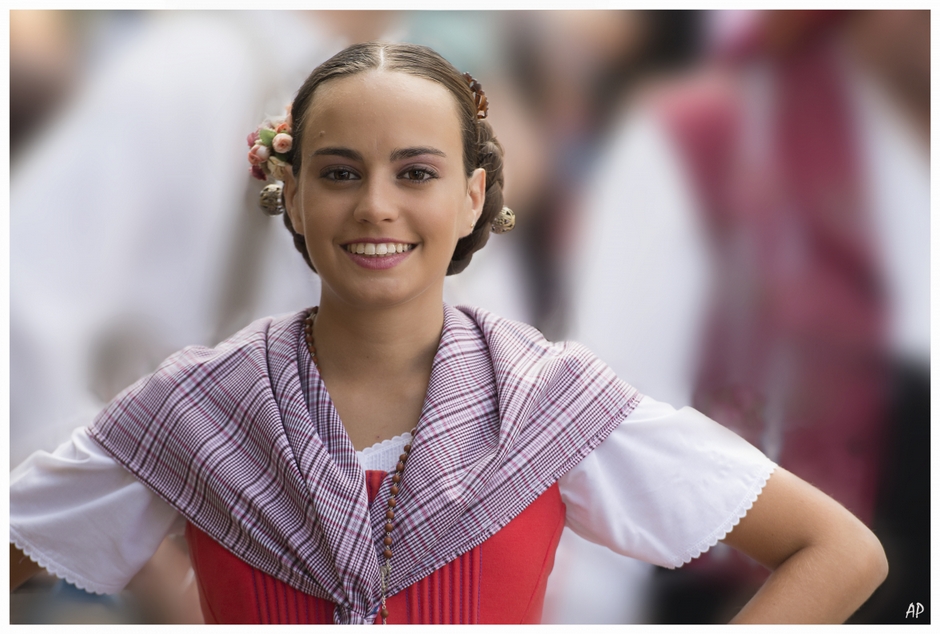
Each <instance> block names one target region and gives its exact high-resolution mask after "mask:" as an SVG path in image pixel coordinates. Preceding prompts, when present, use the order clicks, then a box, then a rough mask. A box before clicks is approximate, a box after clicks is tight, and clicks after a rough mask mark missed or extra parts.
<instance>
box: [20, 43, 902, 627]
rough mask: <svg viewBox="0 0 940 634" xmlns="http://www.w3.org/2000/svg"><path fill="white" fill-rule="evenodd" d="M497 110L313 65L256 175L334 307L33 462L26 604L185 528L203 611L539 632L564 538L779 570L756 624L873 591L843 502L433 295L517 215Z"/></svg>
mask: <svg viewBox="0 0 940 634" xmlns="http://www.w3.org/2000/svg"><path fill="white" fill-rule="evenodd" d="M486 111H487V105H486V99H485V95H484V94H483V91H482V89H481V88H480V86H479V84H477V83H476V82H475V81H473V80H472V79H470V78H469V76H467V77H464V76H462V75H460V73H458V72H457V71H456V70H455V69H454V68H453V67H452V66H451V65H450V64H448V63H447V62H446V61H445V60H443V59H442V58H441V57H440V56H438V55H437V54H436V53H434V52H433V51H430V50H429V49H426V48H423V47H419V46H413V45H387V44H375V43H372V44H361V45H355V46H352V47H350V48H348V49H346V50H344V51H342V52H340V53H339V54H337V55H336V56H335V57H333V58H332V59H330V60H329V61H327V62H326V63H324V64H323V65H321V66H320V67H318V68H317V69H316V70H314V72H313V73H312V74H311V76H310V77H309V78H308V79H307V81H306V82H305V84H304V85H303V86H302V87H301V89H300V91H299V92H298V95H297V97H296V99H295V100H294V103H293V106H292V110H291V112H292V120H291V119H289V120H287V121H285V122H283V123H282V124H277V125H273V124H272V126H271V127H272V128H273V129H268V128H265V129H263V130H261V131H260V132H259V133H258V134H256V135H253V136H252V137H251V138H250V143H251V144H252V150H251V154H250V160H251V161H252V163H253V165H255V166H256V168H257V169H254V172H255V173H256V174H258V175H260V176H265V175H267V174H270V175H272V176H275V177H276V178H278V179H280V180H283V181H284V187H283V199H282V200H283V206H284V207H286V215H285V223H286V224H287V227H288V229H289V230H290V231H291V232H292V234H293V235H294V239H295V243H296V245H297V247H298V249H299V250H300V251H301V253H302V255H303V257H304V258H305V259H306V260H307V262H308V264H310V266H311V268H313V269H314V270H315V271H316V272H317V273H318V274H319V275H320V277H321V280H322V293H321V297H320V302H319V306H318V307H317V308H314V309H307V310H304V311H302V312H299V313H297V314H294V315H288V316H282V317H276V318H268V319H264V320H261V321H259V322H256V323H254V324H252V325H251V326H249V327H247V328H246V329H245V330H243V331H241V332H240V333H238V334H237V335H235V336H234V337H232V338H231V339H229V340H227V341H225V342H223V343H222V344H220V345H219V346H217V347H216V348H214V349H211V350H210V349H205V348H187V349H185V350H183V351H181V352H180V353H178V354H176V355H173V356H171V357H170V358H169V359H167V361H166V362H164V364H163V365H162V366H161V367H160V368H159V369H158V370H157V371H156V372H155V373H154V374H152V375H150V376H148V377H145V378H144V379H142V380H141V381H139V382H138V383H137V384H135V385H134V386H132V387H131V388H129V389H128V390H126V391H125V392H124V393H123V394H122V395H120V396H119V397H118V398H117V399H115V401H113V402H112V403H111V404H110V405H109V406H108V407H107V408H106V409H105V410H104V411H103V412H102V413H101V414H100V415H99V416H98V417H97V419H96V420H95V421H94V423H93V424H92V425H91V426H90V427H89V428H87V429H81V430H77V431H76V432H75V434H74V435H73V438H72V441H71V443H68V444H67V445H64V446H63V447H60V448H59V449H58V450H57V451H56V452H55V453H54V454H34V456H33V457H31V458H30V459H29V460H28V461H27V462H26V463H24V464H23V465H22V466H21V467H19V468H18V469H17V470H16V471H15V472H14V473H13V475H12V477H11V541H12V542H13V545H11V553H12V559H13V571H12V574H13V586H14V587H15V586H16V585H17V583H18V582H19V581H20V580H21V579H23V578H26V577H27V576H28V575H29V574H31V573H32V572H34V571H35V570H36V568H37V564H36V563H34V562H38V564H40V565H42V566H44V567H46V568H47V569H49V570H50V571H51V572H53V573H55V574H57V575H60V576H62V577H64V578H66V579H67V580H69V581H71V582H73V583H75V584H77V585H79V586H80V587H84V588H86V589H89V590H93V591H98V592H113V591H117V590H119V589H120V588H121V587H123V585H124V584H126V583H127V580H128V579H130V577H131V576H133V574H134V572H135V571H136V570H137V569H138V568H139V567H140V566H141V565H143V563H144V562H146V561H147V559H148V558H149V556H150V555H151V554H152V553H153V551H154V550H155V549H156V546H157V545H158V544H159V543H160V541H161V540H162V539H163V538H164V537H165V536H166V535H167V534H168V533H170V532H172V531H173V530H177V529H179V528H180V527H181V526H182V525H185V531H186V536H187V539H188V541H189V545H190V554H191V558H192V561H193V566H194V569H195V571H196V575H197V577H198V582H199V589H200V599H201V602H202V607H203V612H204V615H205V617H206V620H207V621H210V622H213V621H214V622H337V623H363V622H373V621H375V622H389V623H406V622H412V623H416V622H418V623H419V622H455V623H460V622H463V623H472V622H538V620H539V617H540V614H541V609H542V599H543V596H544V591H545V582H546V580H547V577H548V574H549V572H550V571H551V567H552V562H553V556H554V549H555V546H556V545H557V542H558V539H559V537H560V533H561V529H562V527H563V526H564V525H565V524H567V525H569V526H571V527H572V528H573V529H574V530H576V531H577V532H579V533H580V534H581V535H582V536H585V537H587V538H588V539H591V540H593V541H596V542H599V543H603V544H605V545H607V546H609V547H611V548H612V549H614V550H616V551H618V552H621V553H624V554H630V555H632V556H636V557H641V558H643V559H645V560H647V561H651V562H653V563H657V564H660V565H664V566H680V565H682V564H683V563H684V562H688V561H690V560H691V559H692V558H693V557H696V556H698V555H699V554H701V553H702V552H704V551H705V550H706V549H708V548H709V547H711V546H712V545H714V544H715V543H717V541H718V540H720V539H723V540H724V541H725V542H726V543H728V544H730V545H731V546H733V547H735V548H738V549H740V550H742V551H743V552H745V553H747V554H748V555H750V556H752V557H753V558H755V559H756V560H757V561H759V562H760V563H762V564H764V565H766V566H768V567H770V568H772V569H774V573H773V575H772V576H771V577H770V579H769V581H768V582H767V583H766V585H765V586H764V587H763V588H762V589H761V591H760V592H759V593H758V594H757V595H756V596H755V597H754V598H753V599H752V600H751V601H750V602H749V603H748V604H747V605H746V606H745V607H744V609H743V610H742V611H741V613H740V614H739V615H738V617H737V620H738V621H741V622H745V621H752V622H756V621H775V622H785V621H786V622H793V621H808V622H831V621H841V620H844V619H845V618H847V617H848V616H849V615H850V614H851V613H852V612H853V611H854V610H855V609H856V608H857V607H858V606H859V605H860V604H861V603H862V602H863V601H864V600H865V599H866V598H867V597H868V595H869V594H870V593H871V592H872V591H873V590H874V588H876V587H877V586H878V584H879V583H880V582H881V581H882V580H883V578H884V576H885V574H886V572H887V564H886V562H885V559H884V554H883V551H882V549H881V546H880V544H879V543H878V541H877V539H876V538H875V537H874V536H873V535H872V533H871V532H870V531H868V529H866V528H865V527H864V525H862V524H861V523H860V522H859V521H858V520H856V519H855V518H854V517H853V516H852V515H851V514H849V513H848V512H847V511H846V510H845V509H843V508H842V507H841V506H839V505H838V504H837V503H835V502H834V501H832V500H831V499H830V498H828V497H826V496H825V495H823V494H822V493H820V492H819V491H817V490H816V489H814V488H813V487H811V486H810V485H808V484H806V483H804V482H802V481H800V480H799V479H797V478H796V477H794V476H792V475H791V474H789V473H787V472H785V471H784V470H782V469H779V468H775V466H774V465H773V463H771V462H770V461H769V460H768V459H767V458H766V457H764V456H763V455H762V454H760V452H758V451H757V450H756V449H754V448H753V447H752V446H750V445H748V444H747V443H746V442H744V441H743V440H741V439H740V438H738V437H737V436H735V435H734V434H732V433H731V432H728V431H727V430H725V429H724V428H723V427H721V426H719V425H717V424H716V423H714V422H712V421H710V420H708V419H707V418H705V417H704V416H702V415H701V414H698V413H697V412H695V411H694V410H690V409H683V410H680V411H676V410H674V409H673V408H671V407H669V406H668V405H665V404H662V403H657V402H655V401H654V400H653V399H651V398H649V397H644V396H641V395H639V394H638V393H637V392H636V390H634V389H633V388H631V387H630V386H629V385H627V384H626V383H623V382H622V381H620V380H619V379H618V378H617V377H616V376H614V375H613V373H612V372H611V371H610V370H609V369H608V368H607V367H606V366H605V365H604V364H603V363H601V362H600V361H599V360H598V359H597V358H596V357H594V356H593V355H592V354H591V353H589V352H588V351H587V350H585V349H584V348H583V347H581V346H578V345H577V344H570V343H569V344H555V343H550V342H547V341H545V340H544V339H543V338H542V337H541V336H540V335H539V333H538V332H537V331H535V330H534V329H532V328H530V327H528V326H525V325H523V324H519V323H516V322H510V321H508V320H503V319H500V318H498V317H496V316H494V315H492V314H489V313H487V312H485V311H482V310H477V309H472V308H453V307H450V306H448V305H445V304H444V303H443V300H442V296H443V282H444V277H445V275H447V274H451V273H458V272H460V271H461V270H462V269H463V268H464V267H465V266H466V265H467V264H468V262H469V261H470V257H471V256H472V253H473V252H474V251H475V250H477V249H479V248H480V247H482V246H483V244H484V243H485V242H486V239H487V236H488V233H489V232H490V230H491V227H495V228H500V227H502V226H503V225H504V224H505V223H506V222H508V221H509V214H510V213H511V212H508V210H507V211H504V208H503V204H502V191H501V188H502V157H501V154H502V150H501V148H500V146H499V144H498V142H497V141H496V139H495V137H494V136H493V132H492V130H491V128H490V126H489V124H488V123H487V122H486V121H485V116H486ZM259 172H260V173H259ZM266 193H267V194H270V193H271V192H266ZM274 195H275V196H279V195H277V194H276V193H275V194H274ZM279 202H280V200H279V199H277V200H274V201H273V206H274V207H277V206H278V205H279ZM494 223H496V224H495V225H494ZM624 247H625V248H629V236H624ZM494 283H499V280H494ZM26 555H28V556H29V557H28V558H27V557H26ZM33 560H34V561H33Z"/></svg>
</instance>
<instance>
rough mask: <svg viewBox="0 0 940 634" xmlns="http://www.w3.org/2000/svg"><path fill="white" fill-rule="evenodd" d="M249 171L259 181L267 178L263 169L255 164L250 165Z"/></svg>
mask: <svg viewBox="0 0 940 634" xmlns="http://www.w3.org/2000/svg"><path fill="white" fill-rule="evenodd" d="M250 171H251V175H252V176H254V177H255V178H257V179H258V180H259V181H266V180H268V177H267V176H265V175H264V170H262V169H261V168H260V167H258V166H257V165H252V166H251V170H250Z"/></svg>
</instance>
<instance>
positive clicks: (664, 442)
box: [558, 396, 776, 568]
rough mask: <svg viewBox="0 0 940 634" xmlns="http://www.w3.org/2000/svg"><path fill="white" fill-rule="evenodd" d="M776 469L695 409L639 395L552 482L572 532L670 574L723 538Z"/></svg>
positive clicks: (734, 435)
mask: <svg viewBox="0 0 940 634" xmlns="http://www.w3.org/2000/svg"><path fill="white" fill-rule="evenodd" d="M775 468H776V465H775V464H774V463H773V462H772V461H771V460H770V459H769V458H767V457H766V456H765V455H764V454H763V453H761V452H760V451H759V450H758V449H756V448H755V447H754V446H753V445H751V444H750V443H748V442H747V441H745V440H744V439H743V438H741V437H740V436H738V435H737V434H735V433H734V432H732V431H730V430H728V429H727V428H725V427H723V426H722V425H720V424H718V423H716V422H715V421H713V420H711V419H710V418H708V417H706V416H705V415H703V414H701V413H699V412H698V411H696V410H694V409H692V408H690V407H684V408H682V409H679V410H676V409H675V408H673V407H672V406H670V405H668V404H666V403H660V402H657V401H655V400H653V399H651V398H650V397H648V396H644V397H643V399H642V401H640V403H639V405H638V406H637V407H636V409H635V410H634V411H633V412H632V413H631V414H630V415H629V416H628V417H627V418H626V419H625V420H624V421H623V423H621V424H620V426H619V427H618V428H617V429H616V430H614V431H613V432H612V433H611V434H610V436H608V437H607V439H606V440H604V442H603V443H601V444H600V445H599V446H598V447H597V449H595V450H594V451H593V452H592V453H591V454H589V455H588V456H587V457H586V458H585V459H584V460H582V461H581V462H580V463H579V464H578V465H577V466H576V467H575V468H574V469H572V470H571V471H569V472H568V473H567V474H565V475H564V476H563V477H562V478H561V479H560V480H559V483H558V484H559V489H560V492H561V497H562V500H564V502H565V505H566V507H567V516H566V521H567V524H568V526H569V527H570V528H571V529H572V530H573V531H574V532H575V533H577V534H578V535H580V536H581V537H583V538H585V539H587V540H589V541H592V542H594V543H597V544H602V545H604V546H607V547H608V548H610V549H611V550H613V551H615V552H618V553H620V554H623V555H627V556H630V557H634V558H636V559H640V560H643V561H647V562H649V563H652V564H656V565H659V566H664V567H667V568H675V567H678V566H681V565H682V564H684V563H688V562H689V561H691V560H692V559H693V558H695V557H698V556H699V555H701V554H702V553H704V552H705V551H706V550H708V549H709V548H711V547H712V546H714V545H715V544H716V543H718V541H719V540H720V539H722V538H724V537H725V535H727V533H728V532H730V531H731V529H732V528H733V527H734V526H735V525H736V524H737V523H738V522H739V521H740V519H741V518H742V517H744V515H745V514H746V513H747V511H748V509H750V508H751V506H752V505H753V504H754V501H755V500H756V499H757V496H758V495H759V494H760V492H761V490H762V489H763V487H764V484H765V483H766V482H767V478H769V477H770V474H771V473H772V472H773V470H774V469H775Z"/></svg>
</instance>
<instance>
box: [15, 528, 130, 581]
mask: <svg viewBox="0 0 940 634" xmlns="http://www.w3.org/2000/svg"><path fill="white" fill-rule="evenodd" d="M10 541H11V542H13V545H14V546H16V547H17V548H19V549H20V550H22V551H23V554H25V555H26V556H27V557H29V558H30V559H32V560H33V561H34V562H36V563H37V564H39V565H40V566H42V567H43V569H44V570H45V571H46V572H49V573H51V574H53V575H55V576H56V577H58V578H59V579H64V580H65V581H67V582H68V583H70V584H72V585H73V586H75V587H76V588H78V589H79V590H84V591H85V592H91V593H92V594H116V593H118V592H120V591H121V590H123V588H109V589H103V588H102V586H99V585H97V584H95V583H93V582H91V581H88V580H87V579H84V578H82V577H80V576H78V575H76V574H75V573H74V572H72V571H71V570H69V569H68V568H65V567H64V566H60V565H59V564H57V563H55V562H54V561H52V560H51V559H47V558H46V557H44V556H43V555H42V554H40V553H38V549H36V548H34V547H33V545H32V544H30V543H29V542H28V541H26V539H25V538H24V537H23V536H21V535H16V533H15V531H14V529H13V527H12V526H11V527H10Z"/></svg>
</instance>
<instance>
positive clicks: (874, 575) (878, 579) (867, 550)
mask: <svg viewBox="0 0 940 634" xmlns="http://www.w3.org/2000/svg"><path fill="white" fill-rule="evenodd" d="M865 531H866V533H867V535H866V536H865V537H866V539H865V546H864V547H863V550H864V558H863V560H864V562H865V565H864V568H865V574H866V577H867V578H868V579H870V580H871V582H872V584H873V585H872V592H874V591H875V589H876V588H878V586H880V585H881V584H882V583H884V580H885V579H887V578H888V557H887V556H886V555H885V549H884V547H883V546H882V545H881V542H880V541H879V540H878V537H877V536H875V534H874V533H873V532H871V530H869V529H868V528H867V527H866V528H865Z"/></svg>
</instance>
